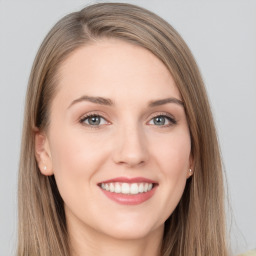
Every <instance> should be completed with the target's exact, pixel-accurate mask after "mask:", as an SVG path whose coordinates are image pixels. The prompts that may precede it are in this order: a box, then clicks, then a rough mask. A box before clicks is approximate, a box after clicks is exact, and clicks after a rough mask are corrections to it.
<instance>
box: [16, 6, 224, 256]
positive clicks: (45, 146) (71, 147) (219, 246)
mask: <svg viewBox="0 0 256 256" xmlns="http://www.w3.org/2000/svg"><path fill="white" fill-rule="evenodd" d="M222 179H223V178H222V167H221V159H220V154H219V148H218V142H217V138H216V132H215V128H214V122H213V119H212V115H211V111H210V107H209V103H208V100H207V95H206V92H205V89H204V85H203V82H202V79H201V76H200V73H199V71H198V68H197V65H196V63H195V61H194V59H193V57H192V55H191V53H190V51H189V49H188V47H187V46H186V44H185V43H184V41H183V40H182V38H181V37H180V36H179V35H178V33H177V32H176V31H175V30H174V29H173V28H172V27H171V26H170V25H169V24H167V23H166V22H165V21H164V20H162V19H161V18H159V17H158V16H156V15H155V14H153V13H151V12H149V11H147V10H145V9H142V8H140V7H137V6H134V5H129V4H117V3H105V4H96V5H92V6H89V7H87V8H85V9H83V10H81V11H80V12H75V13H71V14H70V15H67V16H66V17H64V18H63V19H61V20H60V21H59V22H58V23H57V24H56V25H55V26H54V27H53V29H52V30H51V31H50V32H49V34H48V35H47V37H46V38H45V40H44V42H43V43H42V45H41V47H40V49H39V51H38V54H37V56H36V59H35V62H34V65H33V68H32V71H31V76H30V81H29V85H28V91H27V99H26V109H25V119H24V130H23V141H22V150H21V161H20V177H19V243H18V255H180V256H184V255H197V256H200V255H202V256H205V255H214V256H215V255H222V256H223V255H227V249H226V241H225V222H224V219H225V217H224V201H223V180H222Z"/></svg>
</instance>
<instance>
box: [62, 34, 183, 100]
mask: <svg viewBox="0 0 256 256" xmlns="http://www.w3.org/2000/svg"><path fill="white" fill-rule="evenodd" d="M58 87H59V88H58V89H59V90H58V91H59V94H61V95H62V96H63V97H64V96H65V95H66V98H77V97H81V96H82V95H83V94H86V95H90V96H101V97H107V98H114V99H115V100H118V99H122V100H124V99H127V100H128V101H129V100H131V99H134V100H135V99H136V98H138V99H139V100H140V101H142V100H143V99H144V98H145V99H147V98H150V100H152V97H153V98H156V99H158V98H163V97H165V98H166V97H168V96H170V97H176V98H180V94H179V90H178V89H177V86H176V85H175V82H174V80H173V78H172V76H171V74H170V72H169V70H168V69H167V68H166V66H165V65H164V64H163V63H162V61H161V60H159V59H158V58H157V57H156V56H155V55H154V54H152V53H151V52H150V51H148V50H146V49H144V48H142V47H140V46H137V45H134V44H130V43H127V42H124V41H121V40H116V39H102V40H99V41H97V42H95V43H92V44H89V45H86V46H83V47H81V48H79V49H77V50H75V51H74V52H73V53H72V54H71V55H70V56H69V57H68V58H67V59H66V60H65V62H64V63H63V64H62V66H61V67H60V70H59V83H58ZM142 96H143V97H142Z"/></svg>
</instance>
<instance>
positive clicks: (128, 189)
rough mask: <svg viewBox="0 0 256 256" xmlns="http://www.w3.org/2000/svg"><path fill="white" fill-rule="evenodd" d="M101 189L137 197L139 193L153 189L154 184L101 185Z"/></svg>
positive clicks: (114, 183) (115, 183) (117, 183)
mask: <svg viewBox="0 0 256 256" xmlns="http://www.w3.org/2000/svg"><path fill="white" fill-rule="evenodd" d="M100 187H101V188H102V189H103V190H105V191H110V192H112V193H117V194H124V195H137V194H139V193H146V192H148V191H150V190H152V189H153V187H154V183H126V182H124V183H121V182H111V183H101V184H100Z"/></svg>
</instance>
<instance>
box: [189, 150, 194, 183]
mask: <svg viewBox="0 0 256 256" xmlns="http://www.w3.org/2000/svg"><path fill="white" fill-rule="evenodd" d="M193 174H194V159H193V157H192V155H190V157H189V169H188V173H187V179H188V178H189V177H191V176H192V175H193Z"/></svg>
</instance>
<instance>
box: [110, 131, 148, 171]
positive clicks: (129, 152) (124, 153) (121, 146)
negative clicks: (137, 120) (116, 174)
mask: <svg viewBox="0 0 256 256" xmlns="http://www.w3.org/2000/svg"><path fill="white" fill-rule="evenodd" d="M114 147H115V150H114V152H113V160H114V162H115V163H116V164H120V165H125V166H127V167H129V168H132V167H137V166H141V165H144V164H145V163H146V162H147V161H148V159H149V154H148V149H147V142H146V136H145V133H144V132H143V129H140V128H139V127H135V126H133V127H126V128H123V129H120V130H119V131H118V134H116V140H115V146H114Z"/></svg>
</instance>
